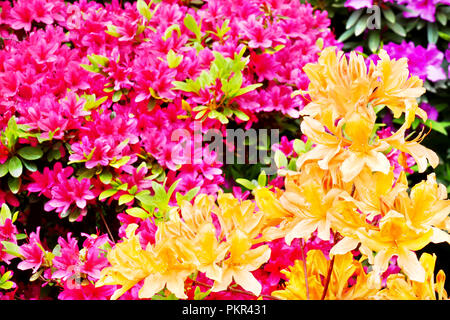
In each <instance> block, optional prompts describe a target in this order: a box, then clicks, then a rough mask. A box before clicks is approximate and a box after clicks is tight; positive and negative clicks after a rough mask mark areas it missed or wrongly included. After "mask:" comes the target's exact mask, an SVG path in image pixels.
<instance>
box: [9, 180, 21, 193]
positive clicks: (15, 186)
mask: <svg viewBox="0 0 450 320" xmlns="http://www.w3.org/2000/svg"><path fill="white" fill-rule="evenodd" d="M21 185H22V179H20V178H13V177H9V178H8V187H9V190H11V192H12V193H14V194H16V193H17V192H19V190H20V186H21Z"/></svg>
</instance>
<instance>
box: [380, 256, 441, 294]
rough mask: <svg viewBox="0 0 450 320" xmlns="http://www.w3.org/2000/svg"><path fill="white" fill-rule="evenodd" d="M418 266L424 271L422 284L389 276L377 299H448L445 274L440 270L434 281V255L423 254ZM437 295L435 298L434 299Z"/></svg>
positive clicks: (401, 276)
mask: <svg viewBox="0 0 450 320" xmlns="http://www.w3.org/2000/svg"><path fill="white" fill-rule="evenodd" d="M420 264H421V265H422V267H423V268H424V270H425V273H426V276H425V281H424V282H417V281H412V280H410V279H405V276H404V275H402V274H391V275H389V277H388V278H387V281H386V288H385V289H383V290H381V291H380V292H378V293H377V298H378V299H385V300H436V298H438V299H439V300H442V299H445V300H447V299H448V296H447V292H446V291H445V290H444V283H445V274H444V272H443V271H442V270H440V271H439V272H438V274H437V276H436V282H435V281H434V268H435V264H436V255H435V254H433V255H430V254H429V253H423V254H422V256H421V257H420ZM436 294H437V297H436Z"/></svg>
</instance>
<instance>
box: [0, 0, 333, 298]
mask: <svg viewBox="0 0 450 320" xmlns="http://www.w3.org/2000/svg"><path fill="white" fill-rule="evenodd" d="M0 6H1V12H0V37H1V38H2V39H3V40H2V43H3V44H2V47H1V50H0V131H1V138H0V177H1V188H0V204H1V205H4V206H3V207H2V210H5V212H6V210H10V211H11V212H13V214H14V213H17V215H16V216H15V218H14V219H13V218H12V216H11V217H9V218H5V219H3V220H0V240H1V244H0V258H1V263H2V268H3V267H4V266H3V264H4V265H5V266H6V268H8V266H9V265H10V264H11V263H12V261H15V259H17V260H20V262H19V263H18V265H17V269H18V270H14V273H12V272H11V274H14V277H13V278H12V279H13V280H14V283H13V285H12V287H11V288H10V289H9V290H11V291H6V292H5V293H3V292H2V291H1V290H0V297H1V298H2V299H9V298H11V294H10V293H11V292H14V293H13V294H12V296H14V295H15V296H17V297H20V298H21V299H47V298H48V299H54V298H57V299H109V298H110V297H111V295H112V294H113V292H114V291H115V290H116V287H115V286H103V287H99V288H97V287H95V286H94V283H95V281H97V280H98V279H99V277H100V271H101V270H102V269H103V268H105V267H107V266H108V260H107V259H106V255H107V252H108V250H109V249H110V248H111V247H112V246H114V242H115V241H116V240H117V239H119V238H121V237H123V236H124V234H125V230H126V228H127V226H128V225H130V224H132V223H135V224H137V225H138V229H137V231H136V234H138V235H139V239H140V242H141V245H142V246H143V247H145V246H146V245H147V244H148V243H152V242H154V237H155V231H156V229H157V227H156V224H155V223H156V222H155V220H157V219H161V218H162V216H161V215H162V214H163V210H162V209H161V206H159V207H158V209H156V208H155V206H154V205H151V204H148V203H149V202H148V199H149V197H150V198H151V197H156V196H157V195H159V194H160V192H166V198H164V199H165V200H164V201H166V200H167V203H166V204H165V206H166V207H167V208H170V205H172V204H173V203H175V200H176V199H175V198H176V196H186V194H188V193H189V191H192V190H195V191H196V192H201V193H206V194H213V195H215V194H217V192H218V191H219V190H220V189H221V187H222V186H223V185H224V184H225V182H226V177H225V174H224V171H223V168H224V164H223V163H222V160H221V159H218V157H217V154H216V153H215V152H213V151H212V152H211V151H210V150H209V148H208V144H207V143H203V144H201V147H200V149H196V148H194V144H195V143H196V141H195V140H194V137H195V134H194V133H195V131H196V130H198V128H197V127H196V124H197V123H198V122H199V121H200V122H201V129H200V130H201V131H202V132H203V133H204V132H206V131H208V130H210V129H215V130H218V131H219V132H222V133H224V134H225V132H226V128H227V126H229V125H230V124H233V125H236V126H241V127H243V128H246V129H248V128H251V127H252V126H253V125H255V124H257V123H258V122H259V121H261V120H260V119H261V118H262V117H264V115H266V116H269V117H270V116H273V115H274V114H278V115H281V116H283V117H285V118H287V119H292V120H295V119H298V118H299V117H300V115H299V112H300V110H302V108H303V107H304V106H305V105H306V104H307V103H308V100H307V97H303V96H301V95H295V94H293V93H294V92H295V91H297V90H305V89H307V87H308V83H309V80H308V78H307V77H306V75H305V73H304V72H303V70H302V69H303V67H304V66H305V65H306V64H307V63H310V62H315V61H317V58H318V54H319V53H320V51H321V49H322V48H323V47H324V46H330V45H335V46H341V44H340V43H338V42H337V41H336V40H335V37H334V34H333V33H332V31H331V30H330V29H329V25H330V20H329V19H328V18H327V13H326V12H321V11H318V10H314V9H313V7H312V6H311V5H309V4H300V2H299V1H265V0H258V1H252V2H241V1H229V0H211V1H206V2H205V3H204V4H203V5H202V6H201V7H200V8H199V9H194V8H193V7H190V6H187V5H185V3H184V2H183V1H161V2H160V3H157V4H156V3H151V2H144V1H139V2H138V4H136V3H133V4H130V3H125V4H123V5H122V4H121V3H119V1H117V0H113V1H112V2H111V3H105V4H99V3H96V2H93V1H89V2H88V1H86V0H80V1H77V2H74V3H65V2H64V1H62V0H55V1H53V0H52V1H50V0H33V1H25V0H18V1H13V2H12V5H11V3H10V2H6V1H5V2H1V3H0ZM228 67H230V68H232V69H233V72H231V71H227V69H226V68H228ZM221 68H222V69H221ZM199 79H203V80H202V81H200V80H199ZM205 79H206V80H205ZM231 79H234V80H233V81H235V82H236V81H237V84H234V86H235V88H234V89H233V90H234V91H230V89H229V88H227V87H226V85H225V84H226V83H227V82H228V81H231ZM180 131H181V132H183V133H184V135H183V137H182V139H178V140H177V139H173V137H174V135H176V134H177V132H180ZM185 146H187V147H188V149H191V150H193V152H194V153H198V154H192V155H184V154H182V153H183V152H181V151H183V150H185V148H184V147H185ZM289 148H291V149H292V146H291V147H289V142H288V141H286V140H282V147H281V149H282V150H284V151H289V150H290V149H289ZM289 152H291V153H292V150H291V151H289ZM289 152H288V153H289ZM174 155H179V156H174ZM289 155H291V154H289ZM194 156H196V157H197V158H198V159H200V161H197V162H193V161H192V157H194ZM270 184H271V185H274V186H275V185H276V186H279V187H281V185H282V180H281V179H274V180H272V181H271V182H270ZM232 187H233V188H234V190H235V193H236V194H237V195H239V197H241V198H242V199H245V198H246V197H247V196H248V195H249V193H248V192H241V189H240V188H237V187H236V185H233V186H232ZM161 188H162V190H163V191H161ZM191 193H192V192H191ZM190 196H191V198H192V196H193V195H190ZM146 204H147V205H146ZM5 214H6V213H5ZM143 214H145V215H146V216H148V217H150V216H152V215H153V217H152V218H151V219H141V218H142V215H143ZM16 219H17V220H16ZM75 230H76V231H75ZM19 232H22V233H19ZM82 238H84V241H82ZM270 246H271V247H272V248H273V251H272V252H273V259H271V260H270V261H269V263H268V264H267V265H266V266H265V267H264V269H261V270H259V271H258V273H257V278H258V279H260V280H261V282H262V283H266V284H267V285H266V287H265V288H264V290H263V292H264V293H265V294H270V292H272V291H273V290H276V289H279V288H280V286H281V285H282V284H283V281H284V280H283V279H285V278H284V275H283V274H281V273H280V272H279V271H280V270H281V269H282V268H285V267H286V265H292V264H293V263H294V260H295V259H297V258H298V256H297V254H298V250H299V249H298V248H299V247H298V246H299V243H297V244H295V245H294V246H291V247H288V246H286V245H285V244H282V243H278V242H274V243H271V244H270ZM305 248H306V251H307V250H309V248H316V249H323V250H324V251H326V250H327V248H328V249H329V244H327V243H322V242H320V243H319V242H317V240H311V241H310V242H308V243H306V244H305ZM306 251H305V252H306ZM19 258H20V259H19ZM2 270H3V269H2ZM2 272H3V271H2ZM5 272H6V271H5ZM30 277H31V279H30ZM16 283H17V285H16ZM42 286H44V287H45V286H48V287H51V288H52V291H51V292H52V294H50V295H48V296H45V297H43V296H41V289H40V287H42ZM13 290H14V291H13ZM228 295H229V294H228V293H223V294H222V295H221V294H220V293H217V294H215V295H213V296H212V298H231V297H232V295H233V293H232V294H231V296H228ZM244 296H245V295H244ZM237 297H242V296H239V295H238V296H237ZM245 297H246V298H249V297H248V295H247V296H245ZM135 298H137V293H136V291H135V289H133V290H131V291H130V292H128V293H127V294H125V295H124V296H123V297H122V299H135Z"/></svg>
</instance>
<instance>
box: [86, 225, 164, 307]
mask: <svg viewBox="0 0 450 320" xmlns="http://www.w3.org/2000/svg"><path fill="white" fill-rule="evenodd" d="M137 227H138V226H137V225H136V224H130V225H129V226H128V228H127V238H126V239H125V240H124V241H123V242H121V243H117V244H116V245H115V247H114V249H112V250H111V251H109V252H108V255H107V258H108V261H109V263H110V264H111V267H107V268H104V269H102V271H101V277H100V279H99V280H98V281H97V282H96V284H95V286H96V287H101V286H103V285H121V286H122V287H121V288H120V289H118V290H116V292H114V294H113V296H112V297H111V299H112V300H115V299H117V298H119V297H120V296H121V295H122V294H124V293H125V292H126V291H128V290H129V289H130V288H132V287H133V286H134V285H135V284H137V283H138V282H139V281H141V280H142V279H144V278H145V277H146V276H147V275H148V274H150V273H152V272H156V271H157V270H159V269H160V265H158V263H157V262H156V260H155V257H154V256H153V255H152V254H151V253H149V252H147V251H143V250H142V248H141V245H140V243H139V237H137V236H136V235H135V234H134V232H135V230H136V228H137Z"/></svg>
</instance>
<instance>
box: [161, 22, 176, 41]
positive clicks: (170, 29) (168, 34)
mask: <svg viewBox="0 0 450 320" xmlns="http://www.w3.org/2000/svg"><path fill="white" fill-rule="evenodd" d="M173 31H177V33H178V38H179V37H181V29H180V26H179V25H178V24H173V25H171V26H170V27H168V28H167V29H166V32H164V36H163V37H162V39H163V40H164V41H167V39H169V38H170V37H171V36H172V33H173Z"/></svg>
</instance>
